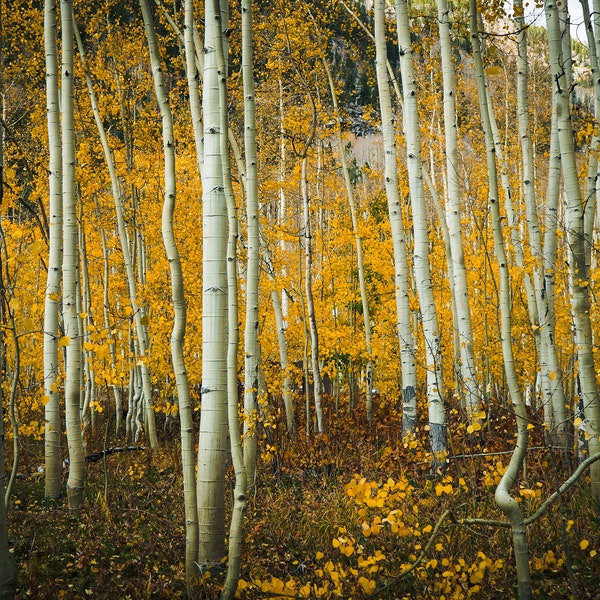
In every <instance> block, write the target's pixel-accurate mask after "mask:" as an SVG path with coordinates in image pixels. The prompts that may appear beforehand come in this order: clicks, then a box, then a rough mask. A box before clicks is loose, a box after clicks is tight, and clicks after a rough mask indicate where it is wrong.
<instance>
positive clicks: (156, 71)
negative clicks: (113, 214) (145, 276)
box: [140, 0, 198, 596]
mask: <svg viewBox="0 0 600 600" xmlns="http://www.w3.org/2000/svg"><path fill="white" fill-rule="evenodd" d="M140 6H141V8H142V16H143V18H144V26H145V29H146V38H147V41H148V52H149V54H150V64H151V66H152V79H153V81H154V91H155V93H156V100H157V102H158V106H159V109H160V116H161V122H162V138H163V155H164V186H165V188H164V200H163V211H162V237H163V243H164V246H165V252H166V255H167V260H168V261H169V267H170V271H171V294H172V301H173V311H174V322H173V329H172V332H171V358H172V361H173V371H174V374H175V384H176V386H177V398H178V404H179V419H180V431H181V460H182V466H183V495H184V506H185V530H186V540H185V543H186V551H185V566H186V582H187V589H188V594H189V595H190V596H192V594H193V583H194V579H195V574H196V571H197V569H196V559H197V550H198V521H197V517H198V508H197V503H196V487H195V481H196V474H195V461H196V455H195V448H194V443H195V440H194V424H193V420H192V405H191V399H190V388H189V383H188V376H187V370H186V366H185V359H184V355H183V340H184V336H185V329H186V316H187V306H186V301H185V292H184V284H183V272H182V269H181V260H180V257H179V250H178V248H177V244H176V241H175V234H174V231H173V213H174V211H175V199H176V191H177V190H176V176H175V133H174V130H173V117H172V115H171V108H170V106H169V99H168V97H167V92H166V90H165V84H164V77H163V73H162V67H161V64H160V56H159V52H158V43H157V40H156V32H155V30H154V21H153V17H152V12H151V10H150V3H149V1H148V0H140Z"/></svg>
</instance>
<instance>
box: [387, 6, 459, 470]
mask: <svg viewBox="0 0 600 600" xmlns="http://www.w3.org/2000/svg"><path fill="white" fill-rule="evenodd" d="M395 8H396V25H397V31H398V46H399V52H400V66H401V69H402V92H403V100H404V115H403V116H404V121H403V122H404V133H405V136H406V156H407V167H408V184H409V189H410V205H411V208H412V215H413V235H414V251H413V262H414V267H413V268H414V271H415V272H414V277H415V287H416V288H417V293H418V295H419V305H420V313H421V323H422V327H423V335H424V338H425V361H426V372H427V402H428V407H429V427H430V429H429V437H430V440H431V451H432V452H433V455H434V464H439V463H440V462H442V463H443V462H444V458H443V455H444V454H445V453H446V452H447V450H448V442H447V437H446V411H445V409H444V385H443V380H442V353H441V340H440V329H439V324H438V318H437V311H436V307H435V301H434V298H433V292H432V289H431V272H430V269H431V268H430V265H429V235H428V231H427V230H428V225H427V207H426V205H425V191H424V186H423V173H422V169H423V167H422V164H421V134H420V119H419V110H418V104H417V84H416V79H415V74H414V64H413V58H412V44H411V39H410V28H409V23H408V8H407V4H406V1H405V0H396V3H395Z"/></svg>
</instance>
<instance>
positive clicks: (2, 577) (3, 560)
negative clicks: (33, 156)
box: [0, 13, 60, 599]
mask: <svg viewBox="0 0 600 600" xmlns="http://www.w3.org/2000/svg"><path fill="white" fill-rule="evenodd" d="M3 24H4V23H3V20H2V14H1V13H0V92H2V94H4V52H3V47H4V46H3V42H4V30H3ZM54 49H55V50H56V44H55V45H54ZM55 56H56V55H55ZM3 200H4V127H2V130H1V131H0V211H1V210H2V209H3ZM3 218H4V215H3V214H2V213H1V212H0V236H1V237H2V244H1V246H0V265H6V264H8V256H6V244H5V243H4V229H3V223H2V221H1V219H3ZM3 255H4V256H3ZM7 306H8V302H7V299H6V291H5V284H4V269H3V268H0V482H2V485H0V598H8V599H12V598H14V597H15V591H16V590H15V588H16V582H17V577H16V576H17V566H16V563H15V559H14V556H13V554H12V552H11V551H10V549H9V545H8V518H7V510H6V508H7V507H6V496H5V487H4V481H5V475H6V474H5V463H4V377H5V373H6V342H5V341H4V335H5V334H4V323H5V310H6V307H7ZM14 376H16V373H15V374H14ZM13 471H14V468H13ZM59 486H60V483H59Z"/></svg>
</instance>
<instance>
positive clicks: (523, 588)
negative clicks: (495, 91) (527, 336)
mask: <svg viewBox="0 0 600 600" xmlns="http://www.w3.org/2000/svg"><path fill="white" fill-rule="evenodd" d="M470 11H471V15H470V27H471V43H472V47H473V56H474V59H475V70H476V76H477V90H478V95H479V106H480V112H481V119H482V125H483V131H484V135H485V146H486V156H487V170H488V185H489V189H488V197H489V201H490V208H491V216H492V229H493V233H494V252H495V254H496V261H497V263H498V269H499V278H500V313H501V331H500V338H501V340H502V356H503V359H504V371H505V374H506V381H507V384H508V390H509V395H510V400H511V403H512V406H513V410H514V412H515V417H516V420H517V441H516V444H515V449H514V451H513V454H512V455H511V458H510V461H509V464H508V467H507V468H506V471H505V473H504V475H503V476H502V479H501V480H500V483H499V484H498V487H497V488H496V493H495V500H496V504H497V505H498V507H499V508H500V510H502V512H504V514H505V515H506V516H507V517H508V519H509V520H510V525H511V530H512V535H513V547H514V552H515V561H516V566H517V582H518V587H519V598H521V600H523V599H526V598H530V597H531V578H530V575H529V563H528V559H529V557H528V546H527V532H526V528H525V524H524V522H523V515H522V513H521V508H520V505H519V503H518V502H517V501H516V500H515V499H514V498H513V497H512V496H511V495H510V492H511V490H512V488H513V487H514V485H515V483H516V482H517V480H518V478H519V474H520V472H521V469H522V467H523V461H524V459H525V455H526V453H527V441H528V432H527V424H528V419H527V411H526V408H525V403H524V402H523V398H522V396H521V391H520V389H519V384H518V380H517V374H516V370H515V362H514V356H513V349H512V331H511V304H510V281H509V273H508V263H507V260H506V252H505V249H504V234H503V231H502V221H501V218H500V206H499V189H498V173H497V168H496V156H495V151H494V150H495V149H494V138H493V134H492V125H491V119H490V113H489V109H488V94H487V91H486V82H485V73H484V68H483V59H482V56H481V47H480V42H479V32H478V30H477V3H476V0H470Z"/></svg>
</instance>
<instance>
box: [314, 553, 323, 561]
mask: <svg viewBox="0 0 600 600" xmlns="http://www.w3.org/2000/svg"><path fill="white" fill-rule="evenodd" d="M324 556H325V555H324V554H323V553H322V552H317V553H316V554H315V558H316V559H317V560H321V559H322V558H323V557H324Z"/></svg>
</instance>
